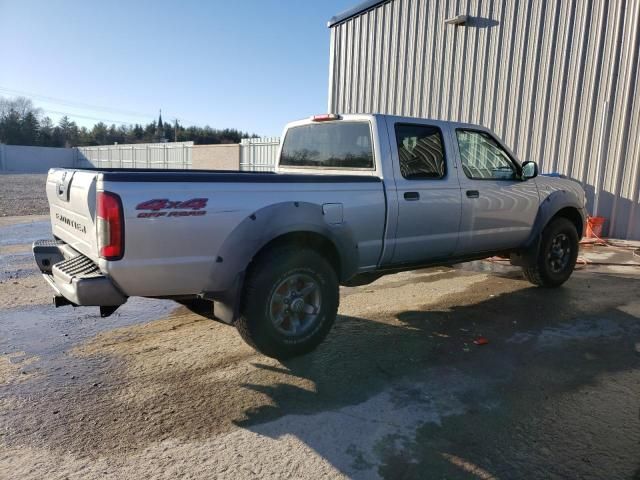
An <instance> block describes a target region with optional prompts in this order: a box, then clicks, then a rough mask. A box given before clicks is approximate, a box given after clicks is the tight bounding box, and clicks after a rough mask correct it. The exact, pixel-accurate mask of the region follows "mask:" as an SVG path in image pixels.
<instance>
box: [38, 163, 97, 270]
mask: <svg viewBox="0 0 640 480" xmlns="http://www.w3.org/2000/svg"><path fill="white" fill-rule="evenodd" d="M97 176H98V174H97V173H94V172H84V171H75V170H63V169H56V170H52V171H51V173H49V176H48V177H47V187H46V188H47V200H48V201H49V207H50V211H51V225H52V230H53V235H54V236H55V237H56V238H59V239H61V240H63V241H64V242H65V243H68V244H69V245H71V246H72V247H73V248H74V249H75V250H77V251H79V252H80V253H83V254H84V255H86V256H88V257H89V258H91V259H92V260H94V261H96V262H97V261H98V248H97V238H96V226H95V211H96V205H95V204H96V179H97Z"/></svg>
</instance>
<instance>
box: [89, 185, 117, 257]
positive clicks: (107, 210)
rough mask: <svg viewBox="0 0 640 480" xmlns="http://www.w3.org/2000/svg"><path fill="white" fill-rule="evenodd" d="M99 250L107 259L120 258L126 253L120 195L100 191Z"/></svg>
mask: <svg viewBox="0 0 640 480" xmlns="http://www.w3.org/2000/svg"><path fill="white" fill-rule="evenodd" d="M96 212H97V215H96V217H97V227H98V252H99V255H100V257H101V258H104V259H105V260H120V259H121V258H122V255H123V254H124V218H123V214H122V202H121V201H120V197H119V196H118V195H116V194H115V193H111V192H98V196H97V199H96Z"/></svg>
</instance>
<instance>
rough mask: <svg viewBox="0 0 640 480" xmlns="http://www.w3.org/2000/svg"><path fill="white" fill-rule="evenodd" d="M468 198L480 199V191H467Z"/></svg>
mask: <svg viewBox="0 0 640 480" xmlns="http://www.w3.org/2000/svg"><path fill="white" fill-rule="evenodd" d="M467 197H469V198H478V197H480V192H479V191H478V190H467Z"/></svg>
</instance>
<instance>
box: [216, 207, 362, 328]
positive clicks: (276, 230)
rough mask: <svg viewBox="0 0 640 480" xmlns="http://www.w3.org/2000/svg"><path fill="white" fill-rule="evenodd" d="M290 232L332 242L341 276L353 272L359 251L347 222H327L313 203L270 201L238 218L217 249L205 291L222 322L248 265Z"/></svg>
mask: <svg viewBox="0 0 640 480" xmlns="http://www.w3.org/2000/svg"><path fill="white" fill-rule="evenodd" d="M290 233H312V234H317V235H320V236H322V237H324V238H325V239H326V240H328V241H329V242H331V244H332V245H333V246H334V247H335V250H336V252H337V254H338V261H339V265H340V280H342V279H345V278H350V277H351V276H353V275H354V274H355V273H356V271H357V267H358V264H359V252H358V246H357V243H356V241H355V238H354V235H353V232H352V230H351V228H350V226H349V224H347V223H344V222H343V223H339V224H329V223H327V221H326V220H325V218H324V214H323V208H322V205H318V204H314V203H308V202H291V201H289V202H282V203H276V204H273V205H269V206H267V207H264V208H262V209H260V210H258V211H256V212H254V213H252V214H251V215H249V216H247V217H246V218H245V219H244V220H243V221H242V222H240V224H239V225H238V226H237V227H236V228H235V229H234V230H233V231H232V232H231V234H229V235H228V236H227V238H226V239H225V241H224V243H223V244H222V246H221V247H220V249H219V251H218V257H217V259H216V260H215V262H214V267H213V271H212V277H211V278H213V279H214V289H213V290H214V291H212V292H206V293H205V294H204V297H205V298H208V299H211V300H214V314H215V316H216V317H218V318H220V319H221V320H222V321H224V322H225V323H233V322H234V321H235V319H236V318H237V316H238V314H239V307H240V298H241V294H242V288H243V285H244V276H245V272H246V270H247V267H248V266H249V264H250V263H251V261H252V260H253V259H254V258H255V256H256V255H257V254H258V253H259V252H260V251H261V250H262V249H263V248H264V247H265V246H267V245H268V244H269V243H270V242H272V241H273V240H275V239H277V238H279V237H282V236H283V235H287V234H290Z"/></svg>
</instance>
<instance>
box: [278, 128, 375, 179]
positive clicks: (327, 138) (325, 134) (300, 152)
mask: <svg viewBox="0 0 640 480" xmlns="http://www.w3.org/2000/svg"><path fill="white" fill-rule="evenodd" d="M280 165H282V166H287V167H308V168H329V169H340V168H345V169H363V170H373V169H374V168H375V166H374V161H373V145H372V142H371V127H370V125H369V123H368V122H347V121H337V122H327V123H312V124H308V125H301V126H298V127H291V128H290V129H289V130H287V133H286V136H285V139H284V142H283V144H282V153H281V155H280Z"/></svg>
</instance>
